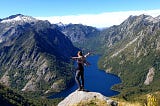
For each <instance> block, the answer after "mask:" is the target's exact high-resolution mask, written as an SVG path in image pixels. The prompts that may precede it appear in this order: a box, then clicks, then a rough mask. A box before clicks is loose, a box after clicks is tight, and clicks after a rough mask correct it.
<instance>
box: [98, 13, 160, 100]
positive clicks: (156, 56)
mask: <svg viewBox="0 0 160 106" xmlns="http://www.w3.org/2000/svg"><path fill="white" fill-rule="evenodd" d="M101 34H103V37H104V39H105V40H104V42H106V45H105V46H104V48H108V49H106V52H105V54H104V56H103V57H102V58H101V60H100V62H99V64H100V67H101V68H103V69H105V70H106V71H107V72H111V73H115V74H117V75H119V76H120V77H121V79H122V83H121V84H120V85H119V86H115V88H116V89H119V90H120V91H121V95H122V97H124V98H127V97H128V96H131V95H134V94H139V93H146V92H153V91H157V90H160V85H159V84H158V83H159V81H160V77H159V75H160V71H159V69H160V18H159V17H155V18H153V17H151V16H147V15H140V16H130V17H129V18H128V19H127V20H125V21H124V22H123V23H122V24H120V25H118V26H113V27H110V28H108V29H106V30H104V31H103V32H102V33H101Z"/></svg>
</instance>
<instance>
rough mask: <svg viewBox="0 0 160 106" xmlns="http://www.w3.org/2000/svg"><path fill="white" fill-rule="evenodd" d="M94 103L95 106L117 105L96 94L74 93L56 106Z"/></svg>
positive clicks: (77, 105) (83, 105)
mask: <svg viewBox="0 0 160 106" xmlns="http://www.w3.org/2000/svg"><path fill="white" fill-rule="evenodd" d="M91 103H92V104H93V103H95V104H96V106H108V105H109V106H110V105H111V106H117V105H118V103H117V102H115V101H113V100H111V99H110V98H109V97H105V96H103V95H102V94H100V93H97V92H84V91H75V92H73V93H71V94H70V95H69V96H68V97H66V98H65V99H64V100H63V101H61V102H60V103H59V104H58V106H81V105H82V106H86V105H89V104H91Z"/></svg>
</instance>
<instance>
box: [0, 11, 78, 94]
mask: <svg viewBox="0 0 160 106" xmlns="http://www.w3.org/2000/svg"><path fill="white" fill-rule="evenodd" d="M0 41H1V42H0V57H1V58H0V70H1V73H0V81H1V83H3V84H5V85H7V86H11V87H12V88H15V89H19V90H22V91H36V92H41V94H43V93H45V92H46V93H47V92H49V91H54V92H59V91H60V90H63V89H65V88H66V86H68V85H69V84H70V83H71V81H72V78H73V73H72V72H71V70H70V66H71V65H70V60H69V57H70V56H72V55H74V52H76V51H77V50H78V49H77V48H75V47H74V46H73V45H72V43H71V41H70V40H69V39H68V38H67V37H66V36H65V35H64V34H62V33H61V32H60V31H59V30H57V29H55V28H53V27H52V25H51V24H50V23H49V22H48V21H41V20H36V19H34V18H32V17H28V16H24V15H21V14H18V15H14V16H10V17H8V18H5V19H3V20H2V21H1V22H0Z"/></svg>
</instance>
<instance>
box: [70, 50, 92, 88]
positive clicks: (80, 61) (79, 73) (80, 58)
mask: <svg viewBox="0 0 160 106" xmlns="http://www.w3.org/2000/svg"><path fill="white" fill-rule="evenodd" d="M88 55H90V53H87V54H86V55H83V54H82V52H81V51H78V53H77V57H72V59H74V60H77V69H76V75H75V80H76V82H77V84H78V87H79V88H78V90H79V91H84V65H86V66H89V65H90V63H89V62H87V61H86V57H87V56H88ZM80 78H81V81H80Z"/></svg>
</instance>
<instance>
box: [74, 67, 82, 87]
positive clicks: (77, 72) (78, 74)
mask: <svg viewBox="0 0 160 106" xmlns="http://www.w3.org/2000/svg"><path fill="white" fill-rule="evenodd" d="M79 77H80V70H77V71H76V76H75V80H76V83H77V85H78V87H79V89H81V82H80V80H79Z"/></svg>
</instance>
